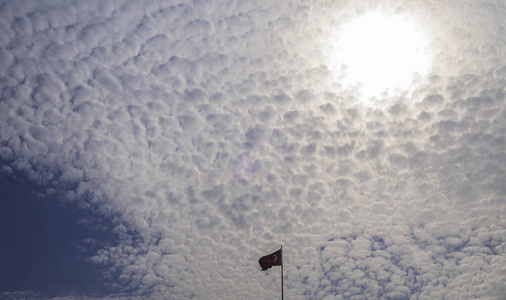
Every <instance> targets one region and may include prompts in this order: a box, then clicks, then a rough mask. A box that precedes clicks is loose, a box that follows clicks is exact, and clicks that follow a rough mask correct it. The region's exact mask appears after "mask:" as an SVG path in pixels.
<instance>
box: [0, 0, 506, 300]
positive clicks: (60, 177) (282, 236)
mask: <svg viewBox="0 0 506 300" xmlns="http://www.w3.org/2000/svg"><path fill="white" fill-rule="evenodd" d="M352 2H353V1H233V0H231V1H198V0H195V1H183V2H180V1H56V0H55V1H28V0H27V1H4V2H2V3H0V82H1V101H0V159H1V162H2V166H1V171H2V173H3V174H4V176H8V175H9V174H11V173H12V172H21V173H22V174H24V176H26V177H27V178H28V179H29V180H30V181H32V182H35V183H37V184H39V185H41V186H43V187H44V189H45V191H46V193H47V194H48V195H58V197H60V199H62V201H64V202H67V203H69V204H71V205H75V206H78V207H80V208H83V209H88V210H89V211H90V214H91V215H93V216H95V217H103V218H113V220H114V224H115V226H116V227H115V228H114V229H113V232H114V233H115V234H117V236H118V242H117V244H115V245H109V246H104V247H103V248H102V249H101V250H99V251H98V252H97V253H96V254H95V255H94V256H93V257H91V261H92V262H93V263H96V264H103V265H105V266H107V268H108V270H109V272H108V274H107V276H109V277H110V278H111V282H112V285H111V288H112V291H113V292H111V294H110V295H108V296H110V297H112V298H121V297H126V296H129V297H130V296H132V297H139V298H145V297H149V298H152V299H165V298H167V297H169V298H170V299H267V298H273V297H276V296H277V295H278V293H279V292H280V291H279V289H280V287H279V276H278V275H276V274H278V273H277V272H278V270H275V269H273V270H270V271H267V272H259V267H258V263H257V260H258V258H259V257H260V256H262V255H265V254H267V253H269V251H273V250H276V249H277V247H278V246H279V244H282V245H283V246H284V248H283V249H284V250H285V257H284V264H285V268H284V270H285V276H286V277H285V294H286V295H287V298H289V299H325V300H331V299H438V298H440V299H443V298H444V299H471V298H475V297H477V298H486V299H504V298H505V297H506V286H505V284H504V282H505V281H506V256H505V251H506V249H505V247H506V220H505V219H504V216H505V215H506V210H505V208H506V205H505V198H504V197H505V196H504V195H506V186H505V185H504V183H505V182H506V152H505V150H504V149H505V148H506V109H505V108H506V106H505V93H506V91H505V86H506V57H505V55H506V40H505V37H506V34H505V28H506V27H505V26H506V22H505V21H504V20H506V19H505V18H504V17H505V15H506V6H505V5H504V3H502V2H501V1H479V0H472V1H467V2H466V3H465V4H462V3H460V2H459V3H453V2H450V1H447V2H445V3H441V1H411V2H409V3H404V2H403V1H392V2H390V3H386V2H382V1H373V2H370V3H369V4H366V5H361V6H357V4H353V3H352ZM373 9H379V10H384V11H387V12H390V13H404V14H408V15H412V16H414V17H416V18H417V19H418V20H419V22H420V23H421V24H423V26H424V28H425V30H426V31H427V36H428V37H429V38H430V43H431V51H432V53H431V54H432V56H433V65H432V69H431V73H430V74H429V76H426V77H424V78H421V79H419V80H418V81H417V82H415V84H414V85H413V90H411V91H406V92H403V93H400V94H397V95H391V96H388V97H386V96H385V97H384V98H381V99H379V100H378V102H381V103H382V104H381V105H378V106H375V105H372V106H369V105H366V104H364V103H363V102H361V101H360V100H359V99H360V97H359V95H358V91H357V90H356V89H347V88H344V87H343V86H342V85H341V84H340V81H339V76H341V78H342V76H345V69H339V70H335V69H332V68H331V67H330V66H331V62H330V59H331V56H332V53H329V49H330V48H331V47H330V46H329V45H330V44H331V43H332V41H330V40H329V38H330V37H332V36H333V34H334V33H333V31H334V30H335V29H336V28H339V27H340V26H343V24H345V23H346V22H347V21H349V20H351V19H352V18H353V17H354V16H356V15H360V14H361V13H362V12H363V11H365V10H373ZM90 218H91V216H90ZM85 246H86V243H85V242H84V241H83V247H85ZM19 293H22V291H20V292H19ZM26 293H30V295H32V294H31V293H34V292H26ZM13 294H14V293H4V294H3V295H2V296H5V297H9V296H12V295H13ZM0 295H1V294H0ZM85 296H86V295H82V297H85ZM13 297H15V296H13ZM90 297H91V296H90Z"/></svg>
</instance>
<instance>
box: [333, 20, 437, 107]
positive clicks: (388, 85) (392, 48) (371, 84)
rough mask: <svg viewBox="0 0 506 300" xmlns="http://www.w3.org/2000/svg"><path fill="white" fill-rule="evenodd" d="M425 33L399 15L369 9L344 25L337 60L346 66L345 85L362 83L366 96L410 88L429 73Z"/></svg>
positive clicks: (363, 95)
mask: <svg viewBox="0 0 506 300" xmlns="http://www.w3.org/2000/svg"><path fill="white" fill-rule="evenodd" d="M426 50H427V47H426V45H425V39H424V38H423V35H422V34H421V33H420V32H419V31H417V30H416V29H415V27H414V26H413V24H411V23H410V22H408V20H407V19H406V18H403V17H400V16H384V15H381V14H379V13H369V14H367V15H365V16H362V17H359V18H357V19H355V20H354V21H352V22H350V23H349V24H347V25H345V27H344V28H343V30H342V31H341V32H340V37H339V38H338V41H337V53H336V60H337V61H338V63H339V65H341V64H344V65H346V66H347V75H346V77H345V81H344V84H345V86H354V85H357V84H358V85H360V86H361V93H362V97H363V99H369V98H370V97H372V96H376V95H379V94H381V93H383V92H385V91H388V92H389V93H392V92H394V91H395V90H397V89H401V90H402V89H407V88H409V86H410V84H411V82H412V80H413V78H414V76H416V75H418V76H423V75H425V74H426V72H427V70H428V66H429V58H428V55H427V54H426Z"/></svg>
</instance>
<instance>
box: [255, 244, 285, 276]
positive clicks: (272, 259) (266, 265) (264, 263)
mask: <svg viewBox="0 0 506 300" xmlns="http://www.w3.org/2000/svg"><path fill="white" fill-rule="evenodd" d="M282 250H283V249H279V250H278V251H276V252H274V253H271V254H269V255H266V256H263V257H261V258H260V259H259V260H258V263H259V264H260V267H262V271H265V270H267V269H270V268H272V266H281V265H282V262H283V255H282V253H283V252H282Z"/></svg>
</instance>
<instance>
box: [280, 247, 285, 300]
mask: <svg viewBox="0 0 506 300" xmlns="http://www.w3.org/2000/svg"><path fill="white" fill-rule="evenodd" d="M283 256H284V255H283V246H281V300H283V259H284V257H283Z"/></svg>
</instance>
